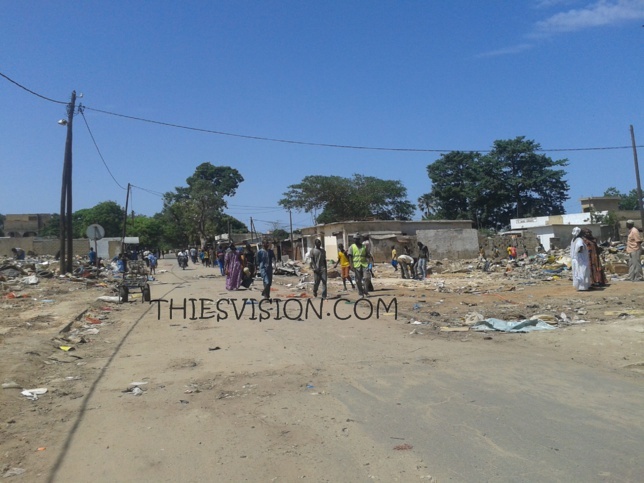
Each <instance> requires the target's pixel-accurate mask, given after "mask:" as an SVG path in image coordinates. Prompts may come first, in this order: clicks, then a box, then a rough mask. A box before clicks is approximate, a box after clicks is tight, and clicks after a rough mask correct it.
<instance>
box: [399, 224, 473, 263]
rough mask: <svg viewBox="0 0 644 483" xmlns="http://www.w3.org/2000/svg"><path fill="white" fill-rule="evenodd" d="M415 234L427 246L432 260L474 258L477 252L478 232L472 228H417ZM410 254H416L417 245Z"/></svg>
mask: <svg viewBox="0 0 644 483" xmlns="http://www.w3.org/2000/svg"><path fill="white" fill-rule="evenodd" d="M416 236H417V238H418V241H420V242H421V243H423V244H425V245H427V246H428V247H429V254H430V256H431V258H432V259H433V260H440V259H444V258H449V259H467V258H476V257H478V254H479V240H478V232H477V231H476V230H475V229H473V228H465V229H453V228H452V229H448V230H418V232H417V233H416ZM399 253H401V252H400V251H399ZM412 254H413V255H414V257H416V256H418V246H414V247H412Z"/></svg>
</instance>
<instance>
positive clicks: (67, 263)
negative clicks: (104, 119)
mask: <svg viewBox="0 0 644 483" xmlns="http://www.w3.org/2000/svg"><path fill="white" fill-rule="evenodd" d="M75 109H76V91H72V97H71V100H70V102H69V104H67V139H66V140H65V159H64V161H63V182H62V186H61V191H60V260H59V266H60V273H61V274H65V273H68V272H72V271H73V266H72V265H73V263H72V262H73V260H72V259H73V255H74V230H73V226H72V122H73V120H74V110H75ZM65 241H66V242H67V243H65Z"/></svg>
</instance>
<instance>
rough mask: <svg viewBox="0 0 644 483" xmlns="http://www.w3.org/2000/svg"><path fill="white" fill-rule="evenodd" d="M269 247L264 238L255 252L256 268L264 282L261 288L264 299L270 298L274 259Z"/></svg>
mask: <svg viewBox="0 0 644 483" xmlns="http://www.w3.org/2000/svg"><path fill="white" fill-rule="evenodd" d="M269 247H270V244H269V243H268V241H267V240H265V241H264V242H263V243H262V248H260V249H259V251H258V252H257V269H258V270H259V274H260V276H261V277H262V282H263V284H264V290H262V297H263V298H264V299H270V298H271V285H272V284H273V260H275V254H274V253H273V250H271V249H270V248H269Z"/></svg>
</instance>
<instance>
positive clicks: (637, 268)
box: [626, 220, 642, 282]
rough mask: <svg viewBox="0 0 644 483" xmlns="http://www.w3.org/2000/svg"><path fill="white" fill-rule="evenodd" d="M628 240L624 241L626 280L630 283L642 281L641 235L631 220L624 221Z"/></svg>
mask: <svg viewBox="0 0 644 483" xmlns="http://www.w3.org/2000/svg"><path fill="white" fill-rule="evenodd" d="M626 228H628V230H629V231H628V239H627V240H626V253H628V280H630V281H631V282H641V281H642V263H641V261H640V258H641V256H642V235H641V234H640V231H639V230H638V229H637V228H636V227H635V222H634V221H633V220H627V221H626Z"/></svg>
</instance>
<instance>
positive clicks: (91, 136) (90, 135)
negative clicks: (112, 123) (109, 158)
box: [78, 105, 127, 190]
mask: <svg viewBox="0 0 644 483" xmlns="http://www.w3.org/2000/svg"><path fill="white" fill-rule="evenodd" d="M83 110H84V109H83V106H82V105H80V106H78V112H79V113H80V115H81V116H82V118H83V121H85V126H87V131H88V132H89V137H90V138H92V142H93V143H94V146H95V147H96V151H97V152H98V156H99V157H100V158H101V161H103V165H104V166H105V169H107V172H108V173H109V174H110V176H111V177H112V179H113V180H114V182H115V183H116V185H117V186H118V187H119V188H121V189H122V190H125V189H127V188H125V187H124V186H122V185H121V183H119V182H118V181H117V180H116V178H115V177H114V175H113V174H112V171H111V170H110V167H109V166H108V165H107V163H106V162H105V158H104V157H103V154H101V150H100V149H99V148H98V144H97V143H96V139H95V138H94V134H92V130H91V129H90V127H89V123H88V122H87V118H86V117H85V113H84V112H83Z"/></svg>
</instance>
